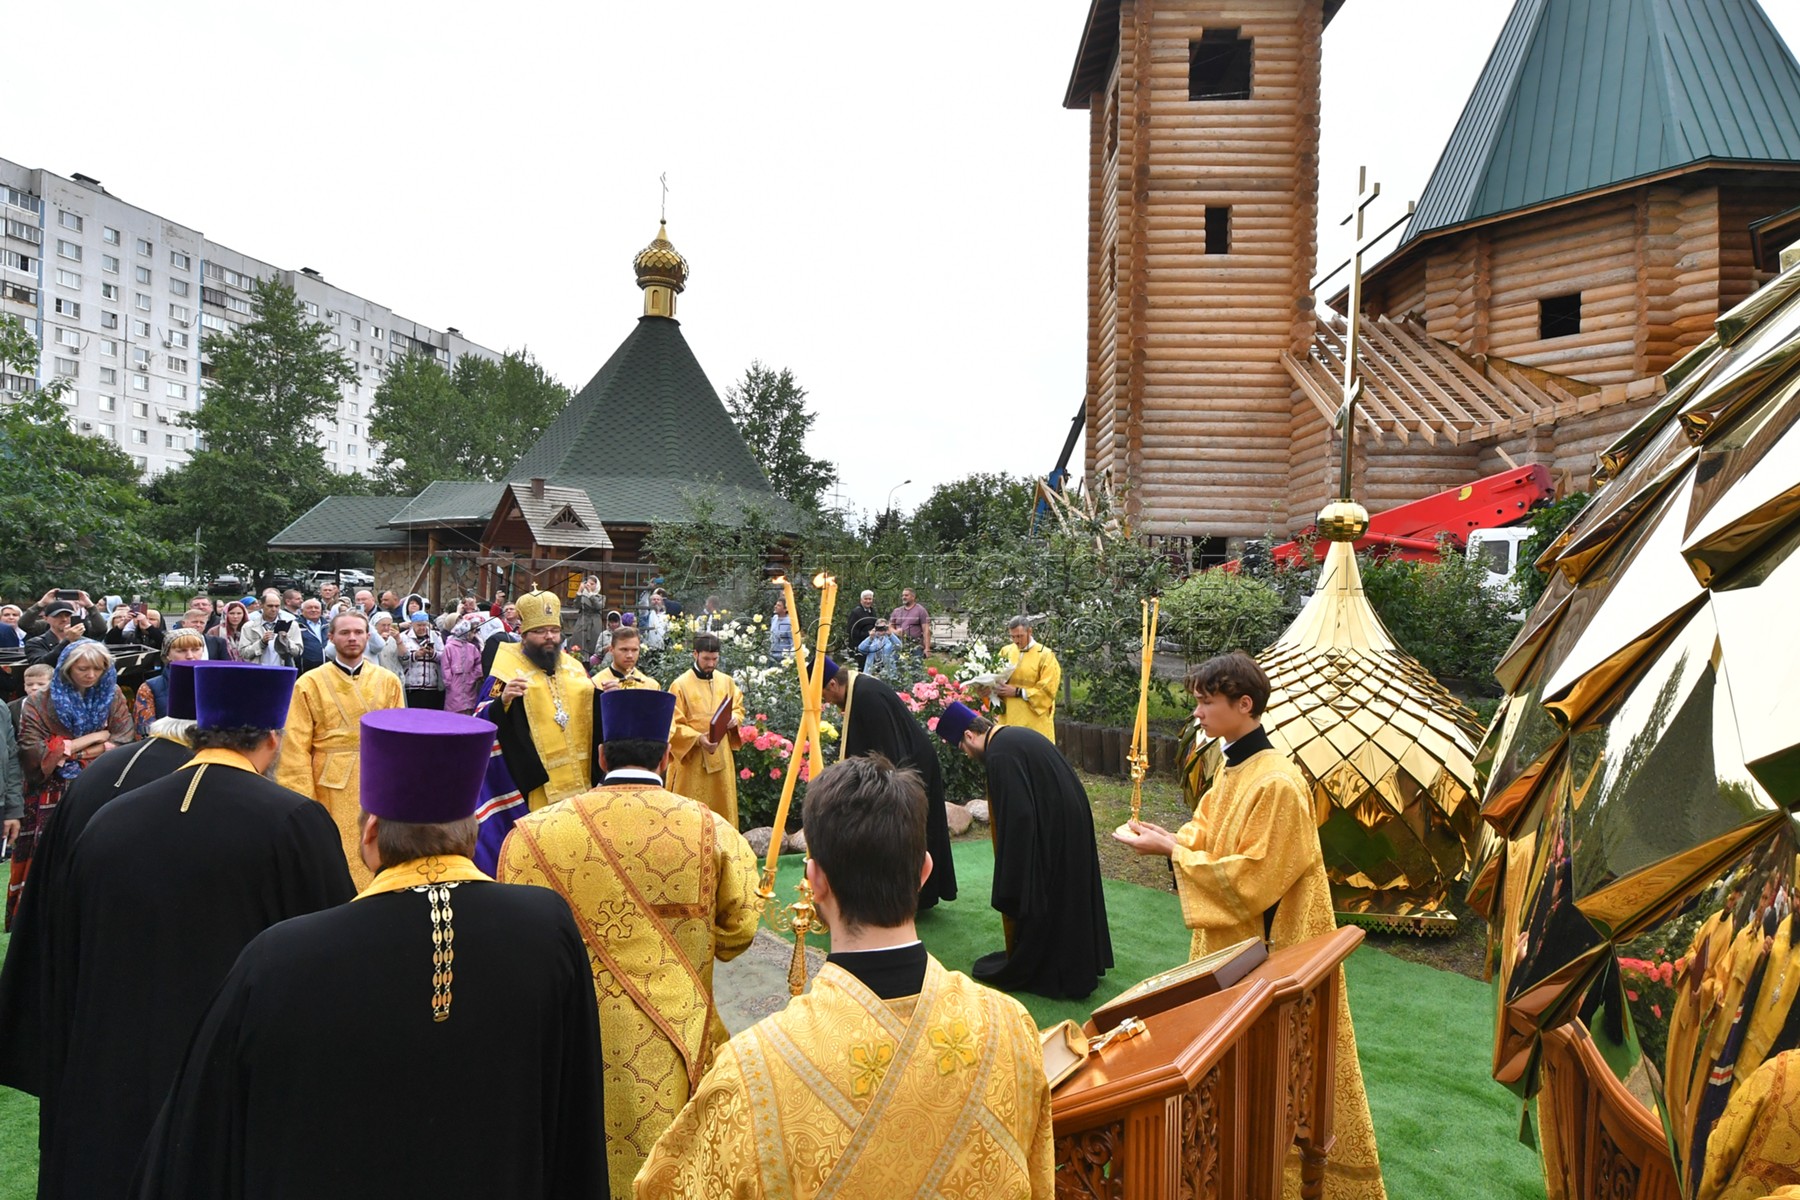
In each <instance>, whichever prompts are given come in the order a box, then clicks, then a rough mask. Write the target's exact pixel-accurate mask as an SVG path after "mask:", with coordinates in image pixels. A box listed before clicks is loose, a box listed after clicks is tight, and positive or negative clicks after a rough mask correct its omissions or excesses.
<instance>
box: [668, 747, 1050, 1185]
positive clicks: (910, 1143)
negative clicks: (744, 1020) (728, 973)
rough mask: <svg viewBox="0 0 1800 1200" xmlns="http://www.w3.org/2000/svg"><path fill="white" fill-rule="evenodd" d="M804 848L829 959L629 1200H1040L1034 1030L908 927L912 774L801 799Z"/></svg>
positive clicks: (685, 1115) (1046, 1099) (917, 802)
mask: <svg viewBox="0 0 1800 1200" xmlns="http://www.w3.org/2000/svg"><path fill="white" fill-rule="evenodd" d="M806 838H807V852H808V854H809V855H810V857H809V858H808V860H807V863H806V877H807V880H808V881H809V882H810V883H811V884H812V887H813V897H814V902H815V903H816V904H817V905H818V908H819V913H820V915H821V916H822V917H823V918H824V919H825V922H826V924H827V926H828V927H829V928H830V929H831V956H830V957H829V958H827V959H826V960H825V966H824V967H823V968H822V969H821V970H820V971H819V974H818V977H817V978H816V979H814V980H813V984H812V989H811V990H810V991H809V992H808V993H807V994H806V995H804V996H799V997H796V998H795V999H793V1000H791V1001H789V1002H788V1006H787V1007H786V1008H785V1009H783V1010H781V1011H780V1012H778V1013H775V1014H774V1015H773V1016H769V1017H765V1018H763V1019H762V1020H761V1021H759V1022H757V1023H756V1024H755V1025H753V1026H751V1027H750V1028H749V1029H746V1030H745V1031H744V1032H743V1033H740V1034H738V1035H737V1036H736V1037H734V1038H732V1039H731V1041H730V1043H728V1044H727V1045H726V1047H725V1048H724V1049H723V1050H722V1051H721V1052H720V1054H719V1057H718V1061H716V1062H715V1063H714V1064H713V1066H712V1069H711V1070H710V1071H708V1072H707V1075H706V1078H705V1079H704V1080H702V1081H701V1083H700V1088H699V1090H698V1091H697V1092H695V1094H694V1097H693V1099H692V1100H690V1101H688V1104H687V1107H685V1108H683V1109H682V1110H681V1113H680V1115H678V1116H677V1117H676V1118H675V1121H674V1124H672V1125H671V1126H670V1127H669V1129H668V1132H666V1133H664V1134H663V1135H662V1138H661V1139H660V1140H659V1141H658V1142H657V1143H656V1147H655V1149H654V1150H652V1151H651V1154H650V1158H649V1161H648V1162H646V1163H645V1164H644V1168H643V1170H642V1171H641V1172H639V1174H638V1176H637V1181H636V1188H637V1195H638V1197H639V1200H651V1198H653V1197H654V1198H657V1200H660V1198H661V1197H665V1196H732V1197H745V1198H747V1197H765V1196H767V1197H775V1196H780V1197H791V1198H792V1200H812V1198H813V1197H815V1196H819V1195H823V1194H826V1193H829V1194H831V1195H834V1196H869V1197H884V1198H885V1197H894V1196H971V1197H974V1196H980V1197H988V1196H1007V1197H1024V1196H1031V1197H1037V1198H1038V1200H1050V1197H1051V1196H1052V1194H1053V1193H1054V1191H1055V1186H1056V1184H1055V1179H1056V1170H1055V1164H1054V1158H1055V1156H1054V1153H1053V1151H1052V1148H1051V1131H1050V1087H1049V1083H1048V1082H1047V1081H1046V1079H1045V1077H1044V1058H1043V1051H1042V1049H1041V1047H1040V1045H1039V1042H1038V1032H1037V1024H1036V1023H1035V1022H1034V1021H1033V1020H1032V1019H1031V1014H1030V1013H1028V1012H1026V1011H1025V1007H1024V1006H1023V1005H1021V1004H1020V1003H1019V1002H1018V1001H1016V1000H1014V999H1012V998H1011V997H1009V996H1003V995H1001V994H1000V993H999V992H996V991H993V990H991V989H988V988H984V987H981V986H979V985H977V984H976V983H975V982H974V981H972V980H971V979H969V977H968V976H966V975H962V974H959V973H958V972H955V971H947V970H945V969H944V968H943V966H942V965H941V964H939V963H938V961H937V960H936V959H935V958H933V957H932V956H931V955H930V954H928V953H926V951H925V947H924V945H923V944H922V943H921V942H920V941H919V937H918V933H917V932H916V931H915V929H914V927H913V912H914V904H915V902H916V900H917V897H918V894H919V885H920V884H921V883H922V882H923V881H924V879H925V876H926V873H927V872H928V871H929V870H930V869H931V863H930V855H929V854H927V853H926V851H925V789H924V788H923V786H921V784H920V782H919V778H918V776H917V774H915V773H914V772H912V771H907V770H898V769H896V768H895V767H894V766H893V765H892V764H890V763H889V762H887V760H885V759H883V758H881V757H879V756H873V757H867V758H850V759H845V760H844V761H842V762H839V763H836V764H834V765H832V766H831V767H830V768H829V769H827V770H826V771H825V772H824V773H822V774H821V775H820V776H819V778H818V779H816V780H814V781H813V783H812V786H811V787H809V788H808V789H807V793H806Z"/></svg>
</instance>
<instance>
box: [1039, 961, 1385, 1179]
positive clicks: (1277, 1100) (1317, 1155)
mask: <svg viewBox="0 0 1800 1200" xmlns="http://www.w3.org/2000/svg"><path fill="white" fill-rule="evenodd" d="M1362 936H1363V935H1362V930H1360V929H1356V928H1344V929H1339V930H1337V931H1336V932H1334V933H1331V934H1327V935H1325V936H1323V937H1318V938H1314V939H1312V940H1311V941H1307V942H1302V943H1300V944H1299V945H1297V946H1290V947H1288V948H1287V949H1286V950H1278V951H1275V952H1274V953H1272V954H1270V955H1269V958H1268V961H1266V962H1265V963H1263V964H1262V965H1261V966H1260V967H1258V968H1257V969H1256V970H1255V971H1253V972H1251V974H1250V975H1249V977H1248V978H1246V979H1245V980H1244V981H1243V982H1242V983H1239V984H1238V985H1237V986H1236V987H1233V988H1231V989H1229V990H1227V991H1223V992H1219V993H1216V994H1214V995H1211V996H1205V997H1202V998H1201V999H1199V1000H1195V1001H1192V1002H1190V1003H1188V1004H1185V1005H1182V1006H1180V1007H1178V1008H1172V1009H1169V1010H1167V1011H1165V1012H1160V1013H1157V1014H1155V1015H1152V1016H1149V1017H1145V1018H1144V1025H1145V1032H1144V1033H1142V1034H1140V1035H1138V1036H1137V1037H1134V1038H1130V1039H1127V1040H1124V1041H1119V1042H1115V1043H1113V1044H1112V1045H1110V1046H1108V1047H1107V1048H1106V1049H1105V1050H1103V1051H1101V1052H1099V1053H1098V1054H1096V1055H1094V1056H1093V1057H1092V1058H1091V1059H1090V1060H1089V1061H1088V1063H1087V1065H1086V1066H1084V1067H1082V1068H1081V1069H1080V1070H1079V1071H1077V1072H1076V1073H1075V1074H1074V1075H1073V1076H1072V1077H1071V1078H1070V1079H1069V1081H1068V1082H1067V1083H1065V1084H1063V1085H1062V1086H1061V1087H1059V1088H1058V1089H1057V1090H1056V1092H1055V1094H1054V1095H1053V1096H1052V1097H1051V1123H1052V1126H1053V1128H1054V1133H1055V1138H1056V1168H1057V1174H1056V1194H1057V1196H1058V1197H1059V1200H1086V1198H1089V1197H1092V1198H1094V1200H1137V1198H1140V1197H1141V1198H1142V1200H1161V1198H1162V1197H1182V1198H1184V1200H1185V1198H1187V1197H1193V1198H1194V1200H1211V1198H1215V1197H1216V1198H1218V1200H1235V1198H1237V1197H1256V1198H1257V1200H1274V1198H1275V1197H1279V1196H1280V1195H1281V1171H1282V1163H1283V1161H1284V1160H1285V1158H1286V1156H1287V1152H1288V1148H1289V1147H1290V1146H1294V1145H1296V1144H1298V1145H1299V1147H1300V1152H1301V1166H1302V1184H1303V1194H1304V1195H1305V1196H1307V1197H1309V1198H1312V1197H1317V1196H1318V1195H1319V1194H1320V1193H1321V1191H1322V1189H1323V1186H1324V1167H1325V1155H1326V1153H1327V1151H1329V1149H1330V1147H1331V1137H1332V1133H1331V1119H1332V1102H1333V1096H1334V1092H1333V1086H1334V1082H1335V1077H1336V1070H1337V1053H1336V1051H1337V1015H1338V996H1339V994H1340V987H1341V985H1340V983H1339V978H1340V976H1339V972H1338V970H1337V968H1338V966H1339V965H1340V964H1341V963H1342V962H1343V961H1344V959H1346V958H1348V957H1349V955H1350V952H1351V951H1352V950H1354V949H1355V948H1356V946H1357V943H1359V942H1361V941H1362ZM1088 1032H1089V1033H1090V1034H1092V1033H1095V1032H1098V1031H1096V1030H1094V1029H1093V1028H1092V1026H1091V1024H1090V1026H1089V1030H1088Z"/></svg>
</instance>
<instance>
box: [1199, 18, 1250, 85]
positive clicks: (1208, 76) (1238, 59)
mask: <svg viewBox="0 0 1800 1200" xmlns="http://www.w3.org/2000/svg"><path fill="white" fill-rule="evenodd" d="M1255 45H1256V40H1255V39H1254V38H1247V37H1240V36H1238V31H1237V30H1236V29H1208V30H1206V31H1205V32H1204V33H1202V34H1201V35H1200V38H1199V40H1197V41H1190V42H1189V43H1188V99H1189V100H1248V99H1249V98H1250V59H1251V50H1252V47H1254V46H1255Z"/></svg>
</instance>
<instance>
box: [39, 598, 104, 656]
mask: <svg viewBox="0 0 1800 1200" xmlns="http://www.w3.org/2000/svg"><path fill="white" fill-rule="evenodd" d="M91 604H92V601H90V600H88V598H87V593H86V592H80V591H75V590H74V589H72V588H52V589H51V590H50V591H48V592H45V593H44V598H43V599H42V600H39V601H38V602H37V603H36V604H34V605H32V606H31V608H29V609H27V610H26V611H25V617H24V618H23V619H21V621H20V624H24V623H25V620H28V619H30V617H31V616H32V615H33V612H34V610H35V611H36V612H41V613H42V614H43V616H44V626H45V628H44V630H43V632H41V633H39V634H38V635H37V636H36V637H33V638H31V639H29V640H28V641H26V643H25V661H26V662H27V663H47V664H49V665H50V666H52V667H54V666H56V661H57V659H59V658H61V657H62V652H63V647H64V646H67V645H68V644H69V643H70V642H74V641H79V640H81V639H82V638H84V637H88V636H90V635H89V633H88V627H87V624H86V622H87V621H88V620H89V619H90V609H89V605H91ZM94 623H95V625H96V626H103V625H104V622H103V621H100V620H98V619H97V618H96V619H94ZM104 632H105V629H104V628H96V629H95V630H94V632H93V635H92V636H94V637H95V638H96V640H98V637H99V635H100V634H102V633H104Z"/></svg>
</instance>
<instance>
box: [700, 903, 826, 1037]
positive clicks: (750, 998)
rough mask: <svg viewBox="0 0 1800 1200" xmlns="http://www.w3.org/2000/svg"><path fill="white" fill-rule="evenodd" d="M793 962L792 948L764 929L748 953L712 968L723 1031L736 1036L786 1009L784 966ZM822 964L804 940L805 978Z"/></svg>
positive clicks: (817, 954) (785, 974)
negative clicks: (723, 1025) (725, 1030)
mask: <svg viewBox="0 0 1800 1200" xmlns="http://www.w3.org/2000/svg"><path fill="white" fill-rule="evenodd" d="M793 959H794V948H793V946H792V945H791V944H790V943H788V942H786V941H783V940H782V939H781V938H780V937H778V936H776V934H775V933H774V932H773V931H772V930H770V929H768V928H767V927H766V926H765V927H760V928H758V929H757V931H756V940H755V941H753V942H751V943H750V948H749V949H748V950H746V951H744V952H743V953H742V954H740V955H738V956H737V957H736V958H734V959H732V960H731V961H730V962H726V963H719V964H718V965H717V966H715V967H714V968H713V996H714V997H715V998H716V999H717V1000H718V1003H719V1017H720V1019H721V1020H723V1021H724V1022H725V1028H726V1029H728V1030H730V1031H731V1032H732V1033H738V1032H740V1031H742V1030H745V1029H748V1028H750V1026H752V1025H754V1024H756V1022H758V1021H760V1020H762V1019H763V1018H764V1017H766V1016H768V1015H769V1014H770V1013H772V1012H779V1011H780V1010H781V1009H783V1008H785V1007H787V1002H788V980H787V975H788V964H789V963H791V962H792V961H793ZM824 965H825V955H824V954H823V953H822V952H821V951H819V950H818V949H816V947H815V944H814V943H813V942H812V941H811V939H808V944H807V948H806V977H807V978H808V979H811V978H812V977H813V976H814V975H817V974H818V973H819V968H820V967H822V966H824Z"/></svg>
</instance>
